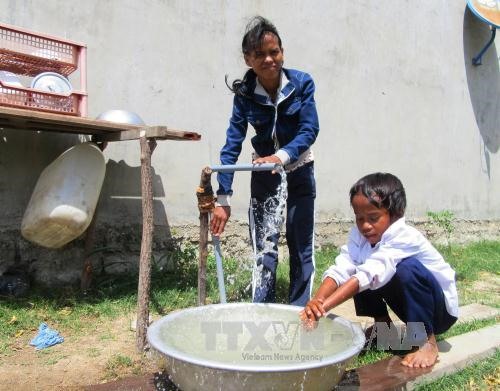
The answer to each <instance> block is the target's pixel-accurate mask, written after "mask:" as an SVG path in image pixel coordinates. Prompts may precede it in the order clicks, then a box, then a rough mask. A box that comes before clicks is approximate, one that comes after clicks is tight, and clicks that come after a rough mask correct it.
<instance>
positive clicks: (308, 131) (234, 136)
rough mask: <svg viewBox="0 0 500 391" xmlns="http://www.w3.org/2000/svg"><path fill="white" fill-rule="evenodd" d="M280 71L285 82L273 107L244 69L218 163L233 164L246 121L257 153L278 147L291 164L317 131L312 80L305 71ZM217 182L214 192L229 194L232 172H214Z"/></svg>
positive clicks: (238, 152) (275, 150) (236, 157)
mask: <svg viewBox="0 0 500 391" xmlns="http://www.w3.org/2000/svg"><path fill="white" fill-rule="evenodd" d="M283 72H284V73H285V76H286V77H287V78H288V83H287V84H286V85H284V86H282V89H281V94H282V98H281V99H280V100H279V103H278V105H277V106H275V105H273V104H272V103H270V102H268V99H267V97H266V96H263V95H259V94H256V93H255V87H256V85H257V81H256V75H255V73H254V72H253V71H252V70H249V71H248V73H247V78H246V84H245V86H244V90H243V91H242V92H244V95H240V94H235V95H234V100H233V112H232V115H231V119H230V120H229V128H228V129H227V132H226V144H225V145H224V146H223V147H222V150H221V152H220V161H221V164H235V163H236V161H237V160H238V156H239V155H240V153H241V148H242V144H243V141H244V140H245V138H246V133H247V127H248V124H249V123H250V125H252V127H253V128H254V129H255V135H254V136H253V137H252V139H251V142H252V146H253V148H254V150H255V152H256V153H257V154H258V155H259V156H269V155H273V154H275V153H276V152H277V148H278V149H279V150H280V151H284V152H285V153H286V154H287V155H288V157H289V159H290V161H289V162H290V163H293V162H295V161H296V160H297V159H298V158H299V156H300V155H301V154H302V153H303V152H305V151H307V149H308V148H309V147H310V146H311V145H312V144H313V143H314V141H315V140H316V137H317V135H318V132H319V123H318V114H317V112H316V103H315V101H314V81H313V79H312V78H311V76H310V75H309V74H307V73H304V72H301V71H297V70H294V69H285V68H283ZM275 122H276V123H275ZM273 131H275V132H276V140H274V139H273ZM275 141H277V144H278V145H275ZM217 181H218V182H219V190H218V191H217V194H218V195H232V193H233V191H232V189H231V185H232V183H233V174H232V173H218V174H217Z"/></svg>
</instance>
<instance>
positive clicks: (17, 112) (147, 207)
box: [0, 106, 201, 351]
mask: <svg viewBox="0 0 500 391" xmlns="http://www.w3.org/2000/svg"><path fill="white" fill-rule="evenodd" d="M0 128H4V129H15V130H25V131H26V130H28V131H46V132H58V133H66V134H85V135H91V136H92V141H93V142H96V143H99V144H100V145H101V148H102V149H104V147H105V145H106V143H107V142H111V141H125V140H140V146H141V189H142V240H141V254H140V259H139V285H138V292H137V329H136V330H137V331H136V336H137V339H136V341H137V349H139V351H142V350H143V349H144V347H145V346H146V331H147V327H148V321H149V297H150V282H151V252H152V240H153V184H152V178H151V155H152V154H153V151H154V149H155V147H156V140H177V141H186V140H189V141H196V140H200V139H201V135H200V134H198V133H196V132H188V131H183V130H175V129H170V128H168V127H167V126H137V125H127V124H119V123H114V122H108V121H102V120H94V119H90V118H84V117H74V116H70V115H62V114H53V113H46V112H42V111H34V110H24V109H16V108H10V107H2V106H0ZM94 223H95V218H94V219H93V222H92V223H91V226H90V227H89V228H88V229H87V240H86V246H85V247H86V251H87V250H88V249H87V247H90V245H89V243H92V242H93V240H91V239H89V236H92V235H93V231H94ZM89 234H90V235H89ZM88 267H91V263H90V260H89V259H86V260H85V264H84V272H83V278H85V273H86V272H88V270H87V268H88Z"/></svg>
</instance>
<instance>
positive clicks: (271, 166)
mask: <svg viewBox="0 0 500 391" xmlns="http://www.w3.org/2000/svg"><path fill="white" fill-rule="evenodd" d="M210 169H211V170H212V171H213V172H235V171H272V170H276V171H279V170H281V165H279V164H276V163H261V164H251V163H250V164H226V165H214V166H210Z"/></svg>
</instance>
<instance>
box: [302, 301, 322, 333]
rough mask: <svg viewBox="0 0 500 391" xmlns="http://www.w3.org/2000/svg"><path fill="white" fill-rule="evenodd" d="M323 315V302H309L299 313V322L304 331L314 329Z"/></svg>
mask: <svg viewBox="0 0 500 391" xmlns="http://www.w3.org/2000/svg"><path fill="white" fill-rule="evenodd" d="M325 315H326V311H325V308H324V307H323V300H322V299H317V298H313V299H311V300H309V302H308V303H307V304H306V306H305V307H304V309H303V310H302V311H300V312H299V317H300V320H301V321H302V324H303V325H304V327H305V328H306V330H312V329H314V328H316V326H317V324H318V321H319V319H320V318H322V317H323V316H325Z"/></svg>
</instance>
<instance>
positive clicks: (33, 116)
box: [0, 106, 201, 141]
mask: <svg viewBox="0 0 500 391" xmlns="http://www.w3.org/2000/svg"><path fill="white" fill-rule="evenodd" d="M0 128H5V129H15V130H30V131H45V132H59V133H70V134H88V135H93V136H94V141H124V140H138V139H139V138H140V137H141V134H142V133H141V132H145V133H144V135H145V137H146V138H157V139H159V140H190V141H196V140H200V139H201V135H200V134H198V133H196V132H190V131H184V130H175V129H169V128H168V127H167V126H139V125H128V124H120V123H116V122H109V121H102V120H96V119H90V118H85V117H75V116H71V115H64V114H54V113H45V112H41V111H34V110H24V109H16V108H11V107H2V106H0Z"/></svg>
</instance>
